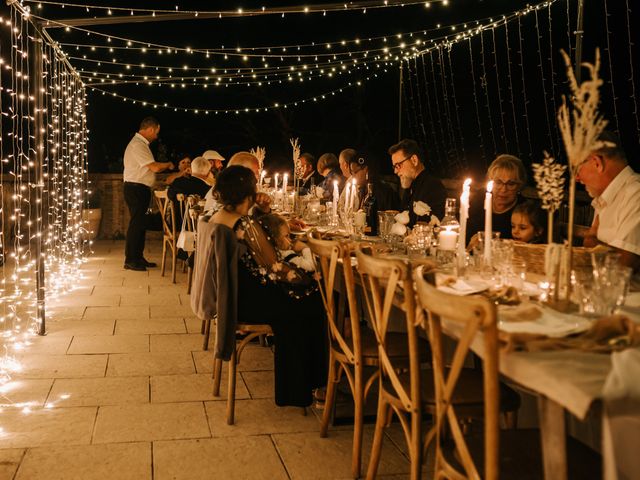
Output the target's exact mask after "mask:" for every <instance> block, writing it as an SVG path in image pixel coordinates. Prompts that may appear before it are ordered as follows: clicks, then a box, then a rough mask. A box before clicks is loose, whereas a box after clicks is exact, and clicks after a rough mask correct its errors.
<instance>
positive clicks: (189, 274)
mask: <svg viewBox="0 0 640 480" xmlns="http://www.w3.org/2000/svg"><path fill="white" fill-rule="evenodd" d="M192 283H193V268H191V267H189V268H188V269H187V295H191V284H192Z"/></svg>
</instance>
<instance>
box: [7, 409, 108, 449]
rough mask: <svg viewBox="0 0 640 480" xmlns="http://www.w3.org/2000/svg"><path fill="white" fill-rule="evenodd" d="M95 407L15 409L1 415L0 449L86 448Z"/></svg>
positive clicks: (94, 416)
mask: <svg viewBox="0 0 640 480" xmlns="http://www.w3.org/2000/svg"><path fill="white" fill-rule="evenodd" d="M96 410H97V409H96V408H95V407H81V408H38V409H32V410H31V412H30V413H23V412H22V411H21V410H18V409H11V410H8V409H5V411H4V412H2V428H3V435H2V436H0V448H22V447H38V446H41V445H50V444H56V443H57V444H68V445H88V444H89V442H90V441H91V432H92V431H93V423H94V421H95V418H96Z"/></svg>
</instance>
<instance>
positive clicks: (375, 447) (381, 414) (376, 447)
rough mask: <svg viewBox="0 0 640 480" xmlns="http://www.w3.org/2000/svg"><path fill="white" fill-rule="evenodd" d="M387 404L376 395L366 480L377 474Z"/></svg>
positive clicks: (370, 479)
mask: <svg viewBox="0 0 640 480" xmlns="http://www.w3.org/2000/svg"><path fill="white" fill-rule="evenodd" d="M388 409H389V406H388V405H387V403H386V402H385V401H384V399H383V398H382V395H379V397H378V413H377V417H376V429H375V432H374V434H373V444H372V445H371V457H370V458H369V467H368V468H367V480H374V479H375V478H376V476H377V474H378V463H380V453H381V452H382V437H384V427H385V425H386V423H387V416H388Z"/></svg>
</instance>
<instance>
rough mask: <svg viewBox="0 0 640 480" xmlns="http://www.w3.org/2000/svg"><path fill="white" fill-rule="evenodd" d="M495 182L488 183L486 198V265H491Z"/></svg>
mask: <svg viewBox="0 0 640 480" xmlns="http://www.w3.org/2000/svg"><path fill="white" fill-rule="evenodd" d="M492 190H493V180H491V181H490V182H489V183H487V193H486V195H485V197H484V263H485V265H491V237H492V230H493V225H492V209H493V205H492V200H491V197H492V195H491V191H492Z"/></svg>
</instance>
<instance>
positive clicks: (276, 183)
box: [273, 173, 280, 192]
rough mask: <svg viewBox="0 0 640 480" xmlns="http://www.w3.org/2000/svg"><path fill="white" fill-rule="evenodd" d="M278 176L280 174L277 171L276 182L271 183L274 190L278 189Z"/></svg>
mask: <svg viewBox="0 0 640 480" xmlns="http://www.w3.org/2000/svg"><path fill="white" fill-rule="evenodd" d="M278 177H280V174H279V173H276V182H275V184H274V185H273V187H274V189H275V191H276V192H277V191H278Z"/></svg>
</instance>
